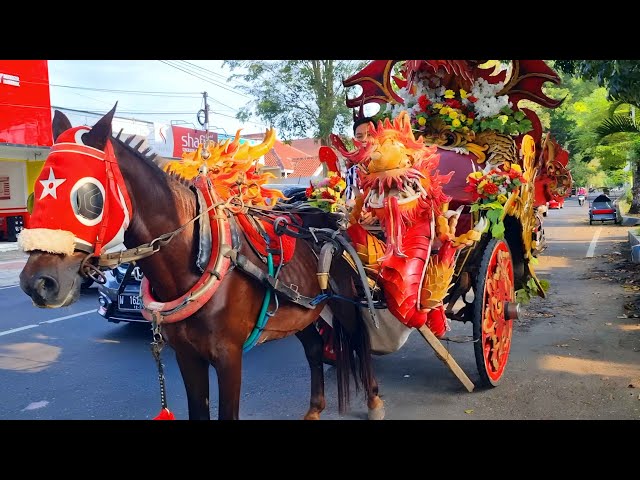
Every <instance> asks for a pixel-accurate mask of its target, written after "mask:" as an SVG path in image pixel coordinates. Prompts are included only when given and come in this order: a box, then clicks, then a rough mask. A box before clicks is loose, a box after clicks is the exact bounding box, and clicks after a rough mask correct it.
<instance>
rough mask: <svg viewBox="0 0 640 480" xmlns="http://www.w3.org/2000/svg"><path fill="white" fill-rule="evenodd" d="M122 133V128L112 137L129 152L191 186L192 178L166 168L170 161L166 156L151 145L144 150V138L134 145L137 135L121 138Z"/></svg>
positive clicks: (163, 173)
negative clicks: (168, 171) (155, 150)
mask: <svg viewBox="0 0 640 480" xmlns="http://www.w3.org/2000/svg"><path fill="white" fill-rule="evenodd" d="M121 135H122V129H121V130H120V131H119V132H118V134H117V135H113V136H112V139H113V140H115V141H116V142H118V144H119V145H121V146H122V147H124V148H125V149H126V150H127V151H128V152H129V153H131V154H133V155H135V156H136V157H138V158H139V159H140V160H142V161H144V162H145V163H146V164H147V165H148V166H149V167H151V168H152V169H153V170H157V171H159V172H160V173H162V175H163V176H165V177H168V178H170V179H172V180H174V181H176V182H178V183H180V184H182V185H184V186H185V187H189V186H191V184H192V183H191V181H190V180H188V179H186V178H184V177H182V176H180V175H178V174H177V173H173V172H171V173H167V172H166V171H165V170H164V168H163V167H164V165H165V164H167V163H168V162H169V160H167V159H166V158H164V157H161V156H160V155H158V154H157V153H155V152H151V147H147V148H146V149H144V150H142V145H143V144H144V140H140V141H139V142H138V144H137V145H135V146H134V145H132V142H133V140H134V139H135V135H129V136H128V137H127V138H126V139H123V138H121V137H120V136H121Z"/></svg>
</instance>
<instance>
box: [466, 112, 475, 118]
mask: <svg viewBox="0 0 640 480" xmlns="http://www.w3.org/2000/svg"><path fill="white" fill-rule="evenodd" d="M467 118H471V119H473V118H476V114H475V112H469V113H467Z"/></svg>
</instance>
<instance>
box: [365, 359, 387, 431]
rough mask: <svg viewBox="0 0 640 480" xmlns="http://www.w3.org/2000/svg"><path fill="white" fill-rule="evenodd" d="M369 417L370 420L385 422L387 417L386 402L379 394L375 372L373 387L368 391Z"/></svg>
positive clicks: (372, 377)
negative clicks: (385, 416)
mask: <svg viewBox="0 0 640 480" xmlns="http://www.w3.org/2000/svg"><path fill="white" fill-rule="evenodd" d="M367 408H368V410H369V412H368V414H367V417H368V418H369V420H383V419H384V415H385V410H384V402H383V401H382V399H381V398H380V395H379V394H378V380H377V379H376V377H375V375H374V374H373V371H372V372H371V385H369V388H368V391H367Z"/></svg>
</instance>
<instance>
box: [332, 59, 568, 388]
mask: <svg viewBox="0 0 640 480" xmlns="http://www.w3.org/2000/svg"><path fill="white" fill-rule="evenodd" d="M545 82H552V83H559V77H558V76H557V75H556V74H555V72H553V71H552V70H551V69H550V68H549V67H548V66H547V65H546V64H545V63H544V62H543V61H539V60H514V61H512V62H511V65H510V67H509V68H506V67H501V66H500V64H498V63H497V62H479V61H471V60H467V61H464V60H460V61H445V60H411V61H401V62H399V61H393V60H378V61H373V62H371V63H370V64H369V65H368V66H367V67H366V68H364V69H363V70H362V71H360V72H358V73H357V74H355V75H353V76H352V77H350V78H348V79H346V80H345V81H344V82H343V83H344V85H345V87H347V89H349V88H351V87H353V86H355V85H359V86H360V87H361V93H360V95H358V96H356V97H354V98H351V99H348V100H347V105H348V106H349V107H352V108H354V109H355V110H357V112H358V113H357V114H354V120H357V119H358V118H362V117H363V111H364V106H365V105H366V104H367V103H378V104H380V105H381V108H380V112H379V113H378V114H377V115H375V116H374V117H373V118H372V120H373V121H372V122H371V123H370V126H369V139H368V140H367V141H366V142H362V143H361V142H358V141H357V140H354V145H355V148H353V149H348V148H347V147H346V146H345V144H344V143H343V141H342V140H341V139H340V138H339V137H337V136H333V144H334V146H335V148H336V149H337V150H338V152H339V153H340V154H341V156H342V157H343V158H344V159H346V163H347V165H348V166H354V167H353V168H355V169H356V171H357V175H358V179H359V187H360V194H359V195H357V197H356V200H355V205H354V207H353V208H352V209H351V211H350V214H349V215H350V217H349V225H348V227H347V229H346V231H347V233H348V236H349V238H350V239H351V241H352V242H353V244H354V245H355V247H356V250H357V251H358V254H359V256H360V258H361V261H362V263H363V265H364V266H365V269H366V271H367V274H368V278H369V280H370V282H371V285H372V289H373V291H374V293H375V296H376V298H377V299H379V300H380V301H379V306H381V311H380V313H379V317H381V319H382V320H381V321H383V322H390V323H393V322H394V321H395V322H398V321H399V322H400V323H401V324H402V325H404V326H405V327H407V329H411V328H415V329H418V330H419V331H420V333H421V334H422V336H423V337H424V338H425V339H426V340H427V341H428V343H429V345H431V346H432V347H433V348H434V350H435V351H436V354H437V355H438V357H439V358H441V359H442V360H443V361H444V362H445V363H447V365H448V366H449V367H450V368H451V370H452V371H453V372H454V373H455V374H456V376H457V377H458V378H459V379H460V380H461V381H462V383H463V384H464V385H465V386H466V388H467V389H468V390H469V391H471V390H473V388H474V385H473V383H472V382H471V380H470V379H469V378H468V377H467V375H466V374H465V373H464V372H463V371H462V370H461V369H460V367H459V366H458V364H457V363H456V362H455V360H454V359H453V357H452V356H451V355H450V354H449V352H447V351H446V350H445V349H444V347H443V345H442V344H441V343H440V342H439V340H438V339H441V338H443V337H445V335H446V332H447V331H449V330H450V326H449V323H450V321H460V322H465V323H466V322H468V323H470V324H471V325H472V335H471V336H470V340H471V341H472V342H473V344H474V350H475V358H476V364H477V368H478V372H479V375H480V381H481V382H482V384H483V385H485V386H495V385H497V384H498V383H499V382H500V380H501V378H502V376H503V374H504V371H505V367H506V365H507V360H508V356H509V351H510V347H511V341H512V335H513V320H514V319H516V318H517V317H518V315H519V300H522V299H528V298H529V296H530V295H539V296H541V297H544V296H545V285H543V282H541V281H540V280H539V279H538V277H537V276H536V273H535V270H534V265H535V264H536V262H537V259H536V256H537V254H538V253H539V251H540V249H541V245H539V243H540V242H541V238H540V232H541V229H542V225H541V218H540V217H539V216H538V215H536V207H538V206H539V205H542V204H545V203H546V202H547V201H549V200H551V199H556V198H563V197H565V196H567V195H568V193H569V192H570V189H571V175H570V173H569V171H568V170H567V169H566V165H567V161H568V153H567V152H566V151H565V150H564V149H562V147H561V146H560V145H559V144H558V143H557V142H555V140H554V139H553V138H552V137H551V135H550V134H548V133H547V134H546V135H543V132H542V126H541V122H540V120H539V118H538V116H537V115H536V113H535V112H534V111H533V110H532V109H530V108H526V107H521V106H520V103H525V102H521V101H523V100H526V101H528V102H533V103H535V104H537V105H538V106H543V107H547V108H554V107H557V106H558V105H559V104H560V103H561V102H560V101H558V100H553V99H551V98H549V97H548V96H547V95H545V93H544V92H543V90H542V87H543V84H544V83H545ZM362 212H368V213H370V214H372V215H373V216H374V217H375V218H376V219H377V220H378V221H379V229H380V231H379V232H376V229H375V228H373V229H372V228H370V227H368V226H367V225H366V224H363V222H362V221H361V220H362V218H363V215H362ZM369 325H371V324H369ZM409 331H410V330H403V329H402V328H398V327H397V326H396V327H395V328H392V329H388V330H384V329H382V330H381V329H376V328H373V327H371V328H370V334H371V338H372V342H373V343H374V351H376V350H377V351H378V353H389V352H391V351H394V350H395V349H398V348H400V347H401V346H402V344H403V343H404V341H405V340H406V338H407V336H408V332H409ZM383 337H384V338H383ZM464 341H468V340H464ZM376 342H379V344H380V345H381V347H380V348H377V347H376Z"/></svg>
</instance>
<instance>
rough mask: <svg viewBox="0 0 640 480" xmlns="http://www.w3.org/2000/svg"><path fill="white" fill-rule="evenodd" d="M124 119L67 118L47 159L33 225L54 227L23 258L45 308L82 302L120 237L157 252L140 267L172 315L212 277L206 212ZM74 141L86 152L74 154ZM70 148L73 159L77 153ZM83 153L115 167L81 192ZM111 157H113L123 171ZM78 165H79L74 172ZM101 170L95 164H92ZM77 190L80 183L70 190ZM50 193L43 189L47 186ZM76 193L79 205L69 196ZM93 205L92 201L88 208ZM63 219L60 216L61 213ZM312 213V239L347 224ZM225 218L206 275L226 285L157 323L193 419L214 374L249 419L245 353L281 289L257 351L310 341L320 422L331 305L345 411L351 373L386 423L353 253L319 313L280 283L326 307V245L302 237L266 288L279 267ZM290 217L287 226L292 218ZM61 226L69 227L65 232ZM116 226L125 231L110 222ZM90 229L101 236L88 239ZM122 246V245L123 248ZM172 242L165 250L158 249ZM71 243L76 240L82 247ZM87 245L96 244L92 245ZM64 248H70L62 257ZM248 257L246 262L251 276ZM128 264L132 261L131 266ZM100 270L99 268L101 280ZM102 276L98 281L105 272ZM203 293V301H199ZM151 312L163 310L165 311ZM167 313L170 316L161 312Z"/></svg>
mask: <svg viewBox="0 0 640 480" xmlns="http://www.w3.org/2000/svg"><path fill="white" fill-rule="evenodd" d="M114 113H115V107H114V108H113V109H112V110H111V111H110V112H109V113H107V114H106V115H105V116H104V117H103V118H101V119H100V120H99V121H98V122H97V123H96V124H95V125H94V126H93V127H92V128H88V127H75V128H72V126H71V123H70V121H69V120H68V118H67V117H66V116H65V115H64V114H62V113H61V112H59V111H56V112H55V115H54V118H53V134H54V137H53V138H54V139H56V144H54V146H53V147H52V150H51V152H50V154H49V157H48V158H47V162H46V163H45V166H44V167H43V173H42V174H41V176H40V179H39V182H38V181H36V199H35V205H34V212H33V217H32V218H33V219H34V220H37V221H36V224H37V223H38V222H40V223H42V226H44V227H47V228H42V229H38V228H32V229H27V230H25V232H31V233H25V234H24V236H22V238H21V245H22V247H23V249H24V250H25V251H28V252H29V259H28V261H27V263H26V265H25V267H24V269H23V270H22V272H21V274H20V286H21V288H22V289H23V290H24V292H25V293H27V295H29V296H30V297H31V298H32V299H33V303H34V304H35V305H36V306H38V307H43V308H56V307H63V306H66V305H69V304H71V303H73V302H74V301H76V300H77V299H78V297H79V292H80V285H81V283H82V280H83V276H86V272H87V265H88V264H89V262H94V264H95V262H96V258H98V259H99V258H104V257H103V256H101V255H100V254H103V253H104V252H105V248H104V247H106V246H110V245H113V244H115V243H118V242H117V239H118V238H119V237H118V235H119V234H120V235H121V238H122V239H123V243H124V246H125V247H126V248H127V250H125V252H136V250H132V249H134V248H135V247H138V246H141V245H147V246H148V245H149V244H150V243H152V247H151V249H150V250H152V251H153V252H154V253H153V254H152V255H148V256H144V258H142V257H143V255H141V256H140V257H139V259H138V260H137V263H138V265H140V267H141V269H142V271H143V272H144V275H145V278H146V279H147V281H148V286H149V289H150V290H149V291H150V292H152V294H153V297H154V298H153V300H154V301H155V303H157V304H159V305H165V304H167V305H168V304H170V303H171V302H172V301H173V300H174V299H176V298H182V297H183V296H184V295H185V292H190V291H193V287H194V286H197V285H198V284H202V278H203V275H204V274H203V273H202V268H201V267H200V268H198V265H196V258H197V257H198V256H199V255H200V256H201V255H202V250H203V247H202V246H203V243H202V242H201V240H202V238H201V237H202V235H203V234H202V233H201V232H202V230H201V228H200V227H199V225H201V224H200V223H199V222H197V221H193V219H194V218H195V217H197V216H198V215H199V213H201V212H202V207H199V203H198V200H197V194H196V193H197V192H195V190H194V189H193V188H190V186H188V185H187V184H186V182H184V181H180V179H178V178H176V177H175V176H172V175H170V174H167V173H165V172H164V171H163V169H162V168H160V166H159V165H161V162H162V161H163V160H162V159H161V158H160V157H156V156H155V155H151V156H150V155H148V154H147V153H148V152H147V151H145V152H140V151H139V147H140V146H139V145H138V146H137V147H132V146H131V145H130V144H129V143H128V142H127V141H123V140H121V139H119V136H118V137H115V138H114V137H113V136H112V127H111V123H112V119H113V115H114ZM83 128H84V130H83ZM129 140H130V139H129ZM74 141H76V142H78V143H79V144H80V145H76V144H73V142H74ZM65 146H68V147H65ZM65 148H66V149H65ZM69 149H70V150H73V153H68V152H67V150H69ZM54 150H55V152H54ZM80 150H82V151H81V152H80ZM79 152H80V153H81V154H82V155H85V157H86V158H89V157H88V156H93V157H96V158H97V157H100V158H102V159H103V160H102V161H99V162H96V164H97V165H100V167H98V168H102V169H106V171H107V173H106V174H105V172H104V171H102V172H97V173H96V172H93V173H91V174H87V173H81V174H77V175H76V176H80V177H82V179H81V180H78V182H76V184H75V185H70V184H71V183H73V179H71V178H70V177H71V176H72V175H73V174H76V173H77V172H75V170H76V169H80V170H81V169H82V168H84V167H82V166H81V165H80V163H81V162H79V161H78V160H82V159H79V158H77V155H79V154H80V153H79ZM109 152H111V155H112V157H111V158H112V159H113V160H112V161H111V162H109V158H110V157H109V155H110V153H109ZM73 155H76V157H74V156H73ZM74 160H75V161H77V165H74V164H73V162H74ZM83 161H84V160H83ZM89 161H94V160H93V159H89V160H87V162H89ZM65 169H66V170H65ZM65 172H66V173H65ZM83 175H84V176H83ZM100 175H102V176H103V178H104V183H105V184H104V185H102V187H100V185H98V186H97V187H96V185H97V183H100V182H94V183H93V184H92V183H91V182H89V183H86V182H87V180H86V179H87V178H91V179H94V180H95V178H98V179H100V178H101V177H100ZM62 177H65V178H62ZM94 177H95V178H94ZM67 179H68V180H67ZM65 180H66V181H67V182H68V185H66V186H65V185H64V181H65ZM91 181H93V180H91ZM83 182H84V183H83ZM39 184H42V186H43V187H41V188H40V187H38V185H39ZM78 185H80V186H78ZM65 187H67V189H68V190H69V191H70V193H69V195H71V196H69V195H66V196H65V195H64V194H62V192H64V190H63V188H65ZM38 188H40V189H41V190H42V191H40V190H39V189H38ZM99 190H100V191H99ZM194 192H195V193H194ZM100 193H101V194H102V196H101V195H100ZM212 194H213V199H214V200H215V199H216V198H218V197H217V196H216V194H215V191H214V192H212ZM69 198H71V202H69ZM84 198H89V200H88V201H86V202H85V201H83V199H84ZM96 198H98V200H99V201H96ZM54 199H55V200H56V201H59V200H60V199H62V201H63V203H64V202H66V203H67V204H69V203H71V205H70V207H72V209H73V212H72V213H71V214H70V216H71V217H73V215H75V217H76V218H78V219H80V220H81V223H82V226H79V227H77V228H78V230H77V231H76V230H71V228H70V227H68V225H71V224H73V221H75V220H73V218H72V219H71V220H69V219H67V220H65V215H67V212H62V210H61V209H64V208H69V206H68V205H67V206H66V207H65V206H64V205H63V206H61V207H54V206H53V205H54V204H52V203H47V201H50V202H53V201H54ZM227 206H228V204H227ZM53 209H56V211H51V210H53ZM83 209H84V210H83ZM308 211H309V214H308V215H305V214H304V213H303V211H300V212H298V218H302V219H303V220H304V221H305V222H307V223H303V224H300V227H299V228H298V229H296V230H295V231H297V232H302V231H305V228H306V227H305V226H307V225H308V224H309V222H313V225H314V226H315V227H318V228H319V229H322V228H325V229H326V228H330V229H335V228H336V224H335V220H334V219H332V217H331V216H330V215H327V214H321V215H318V214H317V213H318V211H315V210H312V209H308ZM123 212H124V213H123ZM215 213H216V214H215V215H212V216H211V227H212V228H211V231H212V232H213V235H212V238H211V243H212V245H211V246H210V249H209V250H210V252H211V256H212V257H215V258H216V259H217V260H216V262H209V263H208V265H209V267H210V268H209V267H207V269H208V270H209V271H208V272H207V271H205V274H206V273H211V274H212V275H211V278H210V281H209V282H208V283H209V284H215V286H216V288H215V289H214V290H215V291H214V293H213V295H212V296H211V297H210V298H209V299H208V300H207V301H206V302H205V303H204V304H203V305H202V306H201V307H200V308H199V309H195V310H194V311H193V312H192V313H191V314H190V315H189V316H188V317H187V318H185V319H180V320H179V321H173V320H171V321H169V320H167V321H163V318H164V317H161V316H160V315H158V316H153V319H154V320H155V322H154V325H158V327H159V330H157V331H158V332H161V334H162V337H161V338H162V339H164V340H165V341H166V342H167V344H168V345H170V346H171V347H172V348H173V349H174V350H175V353H176V359H177V362H178V365H179V368H180V372H181V375H182V379H183V382H184V386H185V389H186V393H187V399H188V407H189V419H191V420H193V419H210V409H209V388H210V387H209V366H210V365H212V366H213V367H214V368H215V370H216V372H217V377H218V390H219V406H218V407H219V416H218V418H219V419H238V418H239V410H240V387H241V366H242V355H243V345H245V342H246V341H247V339H248V338H249V337H250V336H251V335H252V332H253V331H254V327H255V325H256V320H257V319H258V317H259V315H260V312H261V308H262V303H263V301H264V299H265V294H266V291H267V290H269V289H271V293H272V295H271V300H270V302H269V304H268V306H269V310H270V311H271V313H273V312H275V313H274V314H273V315H272V316H270V317H269V318H268V322H267V323H266V326H264V328H263V329H262V330H261V331H259V332H258V336H257V339H256V343H263V342H266V341H271V340H276V339H280V338H284V337H287V336H289V335H292V334H295V335H296V336H297V337H298V339H299V340H300V341H301V343H302V345H303V347H304V352H305V355H306V358H307V360H308V363H309V366H310V370H311V396H310V406H309V410H308V411H307V412H306V414H305V416H304V418H305V419H319V418H320V413H321V412H322V410H323V409H324V408H325V398H324V369H323V362H322V350H323V343H322V339H321V337H320V335H319V333H318V331H317V329H316V328H315V326H314V322H315V321H316V320H317V319H318V318H319V316H320V313H321V311H322V310H323V308H324V307H325V306H326V305H328V306H329V307H330V308H331V310H332V312H333V314H334V317H333V318H334V325H336V326H337V327H338V330H339V331H340V333H339V334H338V335H337V337H338V340H336V350H337V353H338V355H337V363H336V371H337V377H338V394H339V408H340V412H341V413H344V412H345V411H346V408H347V406H348V404H349V384H350V373H351V374H353V375H352V376H353V377H354V379H355V385H356V388H357V390H359V389H360V387H362V389H363V390H364V392H365V393H366V395H367V405H368V408H369V418H382V416H383V415H384V407H383V402H382V400H381V399H380V397H379V396H378V385H377V382H376V380H375V378H374V375H373V371H372V367H371V357H370V350H369V339H368V336H367V334H366V329H365V327H364V325H363V323H362V317H361V315H360V307H359V303H357V302H355V303H350V302H347V301H344V298H346V297H349V298H354V295H355V293H354V292H355V286H356V285H357V282H356V280H357V279H358V277H357V275H355V274H354V271H353V268H351V266H350V265H349V263H347V261H346V260H345V259H344V258H343V257H342V256H341V255H336V256H335V258H334V259H333V261H332V262H331V265H330V272H329V273H330V278H331V279H332V281H331V283H332V284H333V291H335V293H336V296H335V297H334V298H331V296H330V295H329V296H325V297H324V299H322V300H321V301H319V303H317V305H316V304H314V305H315V306H313V307H309V305H307V306H301V305H300V304H298V303H295V302H294V301H291V299H290V298H289V297H287V296H286V295H283V294H282V290H278V289H276V288H275V286H274V285H280V286H282V285H285V286H287V289H288V290H287V289H286V290H287V292H289V293H291V291H292V290H296V291H297V292H299V293H300V294H302V295H303V297H305V296H306V297H305V298H315V299H318V298H320V297H321V293H322V292H326V290H322V289H321V288H320V285H319V281H318V280H317V276H316V272H318V268H319V259H318V252H319V251H320V247H322V245H318V244H317V243H316V241H315V240H314V238H313V237H312V238H311V239H305V238H299V239H298V240H297V242H296V244H295V251H294V253H293V255H292V257H291V259H290V261H289V262H288V263H286V264H284V265H281V268H280V270H279V271H278V276H277V280H278V282H272V283H271V284H270V286H266V285H267V283H268V281H269V280H273V277H271V276H267V275H266V274H265V273H264V272H265V271H266V270H267V267H266V265H265V264H264V261H263V259H261V258H260V257H259V256H258V254H257V253H256V252H254V250H253V249H252V247H251V246H250V245H249V244H248V243H249V242H248V240H247V234H246V232H245V231H244V230H243V229H242V228H240V226H239V225H238V222H237V221H235V217H236V214H237V213H238V212H237V210H234V212H231V209H230V208H226V207H225V205H221V204H220V202H219V203H218V204H217V206H216V208H215ZM311 213H314V214H313V215H312V214H311ZM282 215H284V216H286V215H285V213H282ZM81 217H82V218H81ZM61 218H62V219H63V220H60V219H61ZM201 220H203V218H201ZM60 221H66V222H67V223H65V224H64V225H62V224H57V223H56V222H60ZM114 221H115V222H116V224H115V227H114V226H113V225H110V224H109V223H110V222H111V223H113V222H114ZM47 222H49V223H47ZM32 225H33V223H32ZM78 225H79V224H78ZM87 225H89V227H87ZM216 227H217V230H216ZM83 228H95V229H97V230H95V231H93V232H94V233H93V234H90V235H89V236H87V235H84V237H83V230H82V229H83ZM65 229H66V230H71V232H68V231H65ZM307 230H308V229H307ZM39 231H40V232H39ZM224 231H226V232H228V233H230V234H231V235H227V236H225V235H222V236H221V234H220V232H224ZM109 232H112V233H111V234H109ZM114 232H115V233H114ZM169 232H175V233H173V234H172V235H171V238H167V237H166V235H165V234H167V233H169ZM216 232H217V233H216ZM38 233H40V236H39V235H38ZM91 235H93V236H92V237H91ZM163 235H165V236H164V237H163ZM111 237H113V238H114V239H116V240H113V241H111V240H110V238H111ZM160 237H161V238H162V240H161V241H158V239H159V238H160ZM43 238H44V239H43ZM68 238H71V239H72V241H73V243H72V246H71V247H69V245H70V244H69V243H68ZM87 238H89V239H88V240H87ZM96 238H97V240H96ZM154 239H155V240H156V241H155V242H153V241H154ZM225 239H226V240H225ZM223 240H225V241H228V243H229V244H231V243H233V245H238V246H237V248H236V249H233V250H234V251H233V253H234V255H230V254H229V251H228V250H229V249H230V247H231V246H232V245H221V243H222V242H223ZM232 240H233V242H232ZM87 243H89V244H90V245H89V246H87V245H86V244H87ZM60 244H64V246H63V247H61V246H60ZM224 247H227V251H226V252H225V251H224ZM142 250H143V249H141V250H140V251H142ZM87 252H88V253H87ZM205 253H206V252H205ZM281 253H282V252H281ZM110 258H113V257H110ZM239 259H243V260H244V261H245V262H244V267H245V268H244V269H243V268H242V267H243V265H241V263H242V262H240V261H239ZM120 261H123V260H122V258H121V259H120ZM125 261H126V260H125ZM225 261H227V262H231V263H230V264H229V265H228V267H229V268H218V267H219V265H221V264H223V263H224V262H225ZM234 262H235V263H234ZM246 265H250V266H251V265H252V266H254V267H257V270H258V272H257V273H258V277H257V278H258V279H256V275H255V273H256V270H254V275H253V276H252V275H249V274H247V272H246V271H245V270H246ZM213 267H215V268H213ZM91 268H92V267H90V266H89V270H91ZM93 268H94V271H95V267H93ZM211 270H213V271H211ZM260 272H262V276H260ZM214 277H216V278H214ZM217 277H219V278H217ZM260 280H262V281H260ZM205 283H206V282H205ZM201 293H202V291H199V293H198V295H200V294H201ZM338 295H340V298H338ZM193 296H194V297H195V296H196V295H193ZM202 296H203V297H204V296H205V295H202ZM143 298H144V295H143ZM152 303H154V302H152ZM192 303H194V304H195V303H197V302H192ZM147 307H149V306H148V305H147V304H146V301H145V309H147ZM151 308H152V309H151V312H153V308H154V307H153V305H152V306H151ZM155 308H156V311H159V310H158V309H159V308H160V307H157V306H156V307H155ZM189 308H190V307H189ZM147 313H148V314H149V312H147ZM255 333H256V332H254V335H255ZM163 406H164V404H163Z"/></svg>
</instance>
